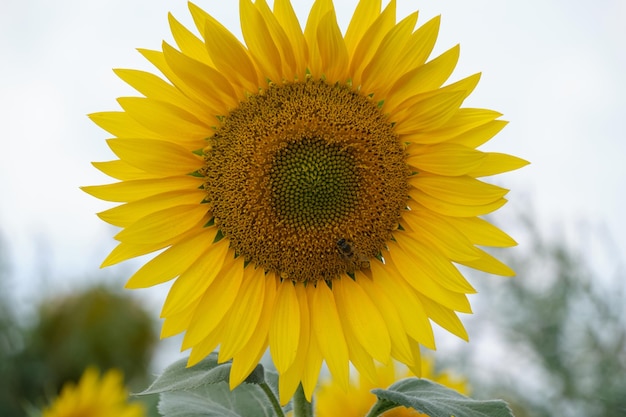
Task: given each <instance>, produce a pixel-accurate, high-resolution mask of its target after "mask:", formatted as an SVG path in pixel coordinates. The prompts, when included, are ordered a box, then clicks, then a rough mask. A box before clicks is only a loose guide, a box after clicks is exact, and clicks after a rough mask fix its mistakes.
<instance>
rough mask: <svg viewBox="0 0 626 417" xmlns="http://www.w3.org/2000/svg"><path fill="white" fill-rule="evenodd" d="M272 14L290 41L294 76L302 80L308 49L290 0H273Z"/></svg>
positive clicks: (306, 63)
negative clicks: (294, 62) (293, 61)
mask: <svg viewBox="0 0 626 417" xmlns="http://www.w3.org/2000/svg"><path fill="white" fill-rule="evenodd" d="M274 16H276V20H277V21H278V22H279V23H280V25H281V26H282V27H283V29H284V30H285V33H286V35H287V37H288V38H289V40H290V41H291V45H292V47H293V53H294V58H295V60H296V68H295V71H296V76H297V77H298V78H299V79H300V80H303V79H304V76H305V73H306V70H307V66H308V56H309V49H308V46H307V44H306V40H305V38H304V33H303V32H302V27H301V26H300V22H299V21H298V18H297V16H296V13H295V12H294V10H293V6H292V5H291V1H290V0H275V1H274Z"/></svg>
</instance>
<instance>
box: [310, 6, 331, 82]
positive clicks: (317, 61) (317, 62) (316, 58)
mask: <svg viewBox="0 0 626 417" xmlns="http://www.w3.org/2000/svg"><path fill="white" fill-rule="evenodd" d="M330 11H333V12H334V6H333V3H332V1H331V0H316V1H315V2H314V3H313V6H311V11H310V12H309V16H308V18H307V21H306V26H305V27H304V38H305V39H306V43H307V45H308V50H309V57H308V66H309V70H310V72H311V75H312V76H313V78H321V77H322V59H321V56H320V48H319V46H318V44H317V40H318V27H319V25H320V21H321V20H322V18H323V17H324V16H325V15H326V14H327V13H328V12H330Z"/></svg>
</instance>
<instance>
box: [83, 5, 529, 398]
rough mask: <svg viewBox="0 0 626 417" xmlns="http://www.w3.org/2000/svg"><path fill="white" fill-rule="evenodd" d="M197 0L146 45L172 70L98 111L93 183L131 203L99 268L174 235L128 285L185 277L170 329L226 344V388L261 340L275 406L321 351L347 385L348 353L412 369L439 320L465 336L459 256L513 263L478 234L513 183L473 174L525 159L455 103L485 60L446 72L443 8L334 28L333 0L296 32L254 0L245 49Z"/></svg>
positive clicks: (132, 80) (501, 270) (189, 339)
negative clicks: (441, 46) (434, 13)
mask: <svg viewBox="0 0 626 417" xmlns="http://www.w3.org/2000/svg"><path fill="white" fill-rule="evenodd" d="M189 9H190V11H191V14H192V17H193V20H194V23H195V27H196V28H195V29H196V32H197V34H194V33H193V32H192V31H190V30H188V29H187V28H185V27H184V26H183V25H181V24H180V23H179V22H178V21H177V20H176V19H174V18H173V17H172V16H170V25H171V28H172V34H173V36H174V40H175V42H176V45H177V46H176V47H175V46H171V45H169V44H168V43H164V44H163V47H162V50H159V51H151V50H141V53H142V54H143V55H144V56H145V57H146V58H147V59H148V60H149V61H150V62H151V63H152V64H154V65H155V67H156V68H157V69H158V70H159V71H160V72H161V74H162V77H159V76H155V75H153V74H150V73H147V72H142V71H136V70H117V71H116V72H117V74H118V75H119V76H120V77H121V78H122V79H123V80H124V81H126V82H127V83H129V84H130V85H131V86H133V87H135V88H136V89H137V90H138V91H139V92H140V93H141V95H142V97H126V98H120V99H119V100H118V101H119V103H120V105H121V107H122V110H121V111H116V112H104V113H97V114H94V115H92V116H91V117H92V119H93V120H94V121H95V122H96V123H97V124H98V125H99V126H101V127H102V128H104V129H105V130H107V131H108V132H110V133H111V134H113V135H114V138H113V139H110V140H109V142H108V143H109V146H110V147H111V149H112V150H113V152H114V153H115V155H116V156H117V157H118V159H116V160H113V161H109V162H101V163H97V164H95V165H96V167H97V168H98V169H100V170H101V171H103V172H104V173H106V174H108V175H110V176H112V177H114V178H116V179H118V180H119V182H116V183H113V184H109V185H101V186H91V187H85V188H84V189H85V191H87V192H88V193H90V194H92V195H94V196H96V197H98V198H101V199H103V200H108V201H113V202H118V203H121V204H120V205H119V206H117V207H114V208H111V209H109V210H106V211H104V212H102V213H100V214H99V216H100V217H101V218H102V219H104V220H105V221H107V222H109V223H111V224H113V225H116V226H119V227H120V228H122V230H121V231H120V232H119V233H118V234H117V235H116V236H115V238H116V239H117V240H118V241H119V245H118V246H117V247H116V248H115V249H114V250H113V251H112V252H111V254H110V255H109V256H108V257H107V259H106V260H105V261H104V264H103V265H111V264H114V263H117V262H120V261H123V260H126V259H129V258H133V257H136V256H140V255H144V254H147V253H151V252H155V251H159V250H162V249H165V250H163V251H162V252H160V253H159V254H158V255H156V256H155V257H154V258H153V259H152V260H151V261H149V262H147V263H146V264H145V265H144V266H143V267H141V268H140V269H139V270H138V271H137V272H136V273H135V274H134V275H133V276H132V277H131V278H130V280H129V282H128V284H127V286H128V287H130V288H138V287H147V286H152V285H156V284H159V283H162V282H165V281H168V280H171V279H175V282H174V284H173V286H172V288H171V290H170V292H169V294H168V297H167V300H166V301H165V304H164V306H163V311H162V313H161V315H162V317H164V318H165V322H164V326H163V332H162V335H163V336H170V335H174V334H177V333H181V332H185V338H184V341H183V348H185V349H186V348H191V355H190V360H189V363H190V365H191V364H194V363H197V362H198V361H199V360H201V359H202V358H204V357H205V356H206V355H207V354H208V353H210V352H211V351H212V350H213V349H215V348H216V347H217V346H219V347H220V350H219V359H220V361H226V360H229V359H232V360H233V366H232V371H231V377H230V381H231V386H236V385H237V384H239V383H240V382H241V381H242V380H243V379H244V378H245V377H246V376H247V375H248V374H249V373H250V371H251V370H252V369H253V368H254V366H255V365H256V363H257V362H258V360H259V358H260V357H261V356H262V354H263V352H264V351H265V350H266V349H267V347H269V349H270V352H271V354H272V357H273V360H274V364H275V365H276V368H277V370H278V372H279V374H280V391H281V400H282V401H283V402H285V401H287V400H288V399H289V397H290V396H291V394H292V393H293V392H294V391H295V389H296V387H297V386H298V384H300V383H302V385H303V387H304V389H305V392H306V394H307V396H308V397H309V398H310V396H311V393H312V391H313V389H314V387H315V384H316V381H317V375H318V373H319V370H320V367H321V365H322V363H323V362H326V364H327V365H328V367H329V369H330V371H331V373H332V374H333V375H334V376H335V377H336V379H337V380H338V381H339V382H340V383H342V384H344V385H347V383H348V369H349V367H348V364H349V362H352V363H353V364H354V365H355V366H356V368H357V369H359V371H361V372H363V373H364V374H366V375H369V376H373V375H374V374H375V367H374V362H375V361H378V362H382V363H388V362H389V361H390V359H391V358H392V357H393V358H396V359H398V360H399V361H401V362H403V363H405V364H407V365H408V366H409V367H411V368H412V369H414V370H417V369H418V368H419V364H420V359H419V345H420V344H421V345H424V346H427V347H429V348H434V347H435V343H434V336H433V332H432V329H431V321H433V322H435V323H437V324H439V325H441V326H442V327H444V328H446V329H448V330H449V331H451V332H452V333H454V334H456V335H458V336H460V337H462V338H467V335H466V333H465V330H464V329H463V326H462V324H461V323H460V321H459V319H458V318H457V316H456V312H463V313H469V312H471V309H470V307H469V303H468V301H467V298H466V294H468V293H472V292H474V290H473V288H472V286H471V285H470V284H469V283H468V282H467V281H466V279H465V278H464V277H463V276H462V275H461V273H460V272H459V271H458V269H457V267H456V264H462V265H466V266H469V267H472V268H476V269H480V270H484V271H487V272H491V273H496V274H501V275H512V274H513V272H512V271H511V270H510V269H509V268H508V267H507V266H505V265H503V264H502V263H500V262H499V261H498V260H496V259H495V258H494V257H492V256H491V255H489V254H488V253H487V252H485V251H483V250H482V249H481V248H479V247H482V246H512V245H514V244H515V242H514V241H513V240H512V239H511V238H509V237H508V236H507V235H506V234H504V233H503V232H501V231H500V230H499V229H497V228H495V227H494V226H492V225H491V224H489V223H487V222H486V221H484V220H482V219H481V218H480V217H479V216H482V215H485V214H487V213H490V212H492V211H494V210H496V209H497V208H499V207H501V206H502V205H503V204H504V203H505V201H506V200H505V199H504V195H505V194H506V193H507V190H506V189H503V188H501V187H498V186H495V185H491V184H488V183H486V182H483V181H481V180H479V179H478V178H479V177H483V176H490V175H494V174H498V173H501V172H505V171H509V170H512V169H516V168H519V167H521V166H523V165H524V164H526V162H525V161H523V160H521V159H518V158H515V157H512V156H509V155H505V154H499V153H486V152H482V151H479V150H478V149H477V147H479V146H480V145H481V144H483V143H484V142H486V141H488V140H489V139H490V138H491V137H492V136H494V135H495V134H496V133H497V132H498V131H500V130H501V129H502V128H503V127H504V125H505V124H506V123H505V122H503V121H501V120H499V119H498V118H499V116H500V114H499V113H497V112H494V111H491V110H484V109H475V108H464V107H462V104H463V101H464V100H465V99H466V98H467V97H468V96H469V94H470V93H471V92H472V90H473V89H474V87H475V86H476V84H477V82H478V79H479V75H478V74H476V75H472V76H469V77H467V78H465V79H462V80H460V81H457V82H454V83H448V84H446V81H447V79H448V77H449V76H450V74H451V73H452V71H453V69H454V67H455V65H456V62H457V59H458V56H459V48H458V46H457V47H453V48H451V49H449V50H448V51H446V52H444V53H443V54H441V55H440V56H438V57H435V58H433V59H430V60H429V56H430V54H431V51H432V49H433V46H434V44H435V40H436V38H437V32H438V29H439V18H435V19H432V20H430V21H428V22H425V23H424V24H423V25H422V26H420V27H417V28H416V22H417V12H416V13H413V14H411V15H409V16H407V17H405V18H403V19H401V20H399V21H398V20H397V19H396V13H395V1H391V2H390V3H389V4H388V5H386V6H385V7H384V8H383V9H381V3H380V1H378V0H361V1H360V2H359V4H358V6H357V8H356V10H355V13H354V16H353V17H352V20H351V22H350V24H349V26H348V28H347V30H346V31H345V33H342V31H341V30H340V28H339V26H338V24H337V19H336V16H335V10H334V6H333V4H332V1H329V0H317V1H315V2H314V4H313V6H312V8H311V12H310V14H309V17H308V19H307V22H306V25H305V27H304V29H302V26H301V25H300V22H299V21H298V19H297V18H296V15H295V13H294V10H293V8H292V5H291V3H290V1H289V0H276V1H275V2H274V5H273V8H270V7H269V6H268V5H267V3H266V2H265V1H264V0H257V1H256V2H254V3H253V2H252V1H249V0H242V1H241V2H240V13H241V28H242V34H243V41H244V42H243V43H242V42H241V41H240V40H239V39H237V38H236V37H235V36H234V35H233V34H232V33H230V32H229V31H228V30H227V29H226V28H225V27H224V26H222V25H221V24H220V23H219V22H218V21H217V20H215V19H214V18H213V17H211V16H210V15H209V14H208V13H206V12H204V11H203V10H201V9H200V8H198V7H197V6H195V5H194V4H192V3H190V4H189Z"/></svg>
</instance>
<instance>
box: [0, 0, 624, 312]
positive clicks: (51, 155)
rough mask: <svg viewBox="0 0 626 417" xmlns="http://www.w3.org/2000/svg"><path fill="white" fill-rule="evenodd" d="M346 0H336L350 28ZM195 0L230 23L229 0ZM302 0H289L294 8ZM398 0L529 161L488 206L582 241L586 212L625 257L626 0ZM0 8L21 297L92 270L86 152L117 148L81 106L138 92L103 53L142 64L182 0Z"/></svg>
mask: <svg viewBox="0 0 626 417" xmlns="http://www.w3.org/2000/svg"><path fill="white" fill-rule="evenodd" d="M336 3H339V1H336ZM355 3H356V1H355V0H350V1H341V4H340V5H337V9H338V10H337V14H338V16H339V19H340V22H341V25H342V27H343V28H344V29H345V27H346V24H347V22H348V19H349V17H350V15H351V13H352V10H353V9H354V5H355ZM385 3H386V2H385ZM197 4H198V5H200V6H201V7H203V8H204V9H206V10H207V11H209V12H210V13H211V14H213V15H214V16H215V17H217V18H218V19H220V20H221V21H222V22H224V23H225V25H226V26H227V27H229V28H230V29H231V30H233V31H234V32H235V33H239V27H238V15H237V4H238V2H237V1H234V0H233V1H225V0H222V1H215V0H197ZM310 4H311V1H310V0H306V1H296V2H295V6H296V8H297V10H298V12H299V15H300V16H301V18H303V17H304V16H306V13H307V11H308V9H309V7H310ZM398 6H399V12H398V15H399V17H404V16H406V14H407V13H409V12H410V11H413V10H414V9H416V8H419V9H420V10H421V15H420V19H419V22H421V23H423V22H425V21H426V20H427V19H429V18H430V17H432V16H434V15H437V14H441V15H442V25H441V31H440V39H439V41H438V46H437V49H436V51H437V52H442V51H444V50H446V49H448V48H449V47H452V46H453V45H454V44H456V43H460V44H461V59H460V64H459V66H458V70H457V72H456V73H455V76H454V77H456V78H455V79H458V78H460V77H463V76H466V75H470V74H472V73H474V72H478V71H482V72H483V77H482V79H481V82H480V84H479V86H478V88H477V90H476V91H475V93H474V94H473V95H472V96H471V97H470V99H469V100H468V101H467V102H466V104H467V105H471V106H476V107H486V108H492V109H495V110H498V111H500V112H502V113H504V115H505V116H504V117H505V118H506V119H507V120H510V121H511V123H510V125H509V126H508V127H507V128H506V129H505V130H504V131H503V132H502V133H500V134H499V135H498V136H497V137H496V139H495V140H493V141H492V142H490V143H489V144H488V149H490V150H497V151H500V152H506V153H511V154H514V155H517V156H521V157H523V158H525V159H528V160H530V161H531V162H532V165H531V166H529V167H526V168H524V169H522V170H520V171H518V172H515V173H511V174H506V175H503V176H499V177H497V178H496V179H495V181H497V182H498V184H501V185H504V186H505V187H507V188H512V191H511V193H510V194H509V198H510V203H509V204H508V205H507V206H506V207H505V209H503V210H501V212H499V213H496V215H495V219H496V221H497V220H499V219H500V220H502V221H500V222H499V223H500V224H501V225H502V226H504V228H505V229H507V225H506V224H505V222H504V220H506V219H508V218H510V217H511V215H512V214H513V213H515V212H517V211H529V212H532V213H536V214H538V215H539V217H540V220H541V223H542V225H544V227H545V228H546V230H553V228H554V225H558V226H560V227H562V228H563V229H565V230H566V231H567V232H568V238H569V239H571V240H572V241H573V242H574V243H576V244H578V245H581V247H584V248H587V247H589V249H590V252H588V253H589V254H591V255H593V253H594V252H593V248H591V247H590V246H591V245H592V241H591V240H590V239H589V234H588V232H586V231H585V230H586V229H585V227H581V223H582V224H583V225H586V227H590V228H591V229H595V228H606V229H608V230H609V231H610V233H611V234H612V236H613V237H614V239H615V240H616V243H615V246H614V247H613V249H614V253H615V254H617V257H622V254H623V253H624V250H626V221H625V220H624V218H623V217H622V211H623V207H624V205H625V204H624V203H625V202H626V198H625V197H624V194H625V192H626V189H625V178H626V160H625V157H626V138H625V137H624V131H625V129H624V125H625V123H626V111H625V110H626V81H625V76H624V75H625V74H626V49H625V48H624V40H626V25H625V24H624V22H625V21H626V2H624V1H623V0H599V1H593V2H592V1H576V0H552V1H544V0H528V1H515V2H514V1H507V2H505V1H502V0H474V1H467V0H438V1H428V0H423V1H421V2H420V1H415V0H413V1H409V0H398ZM1 9H2V11H1V12H0V129H1V130H0V131H1V132H2V139H1V141H2V142H1V143H2V148H1V149H0V233H1V234H2V235H3V236H4V239H5V242H6V243H7V244H8V246H9V250H10V255H11V257H12V259H13V267H14V270H13V272H14V274H13V276H14V277H15V280H16V282H15V284H17V285H16V286H15V287H14V289H16V291H17V292H18V293H19V294H18V296H17V298H18V300H23V301H28V300H29V299H31V297H32V295H33V294H36V293H38V292H39V291H41V290H42V289H44V290H46V291H49V290H55V291H56V290H58V291H64V290H68V289H69V288H71V287H72V285H73V283H74V282H76V281H75V279H78V277H84V276H85V275H95V274H98V265H99V263H100V261H101V260H102V259H103V258H104V257H105V255H106V254H107V252H108V251H109V250H110V249H112V248H113V246H114V241H113V240H112V235H113V234H114V230H113V228H110V227H108V226H107V225H105V224H104V223H103V222H102V221H100V220H99V219H98V218H97V217H96V216H95V214H94V213H95V212H97V211H101V210H103V209H105V208H107V207H109V206H108V205H107V204H106V203H103V202H100V201H98V200H96V199H94V198H92V197H90V196H88V195H86V194H84V193H82V192H81V191H80V190H79V189H78V187H79V186H80V185H91V184H100V183H105V182H108V181H109V180H108V179H107V178H106V177H104V176H103V175H101V174H99V173H98V172H97V171H96V170H95V169H94V168H93V167H91V165H90V161H94V160H95V161H102V160H108V159H112V155H111V153H110V151H108V149H107V147H106V145H105V139H106V138H107V137H108V136H107V133H106V132H104V131H102V130H100V129H99V128H98V127H97V126H95V125H93V124H92V123H91V122H90V121H89V120H88V118H87V117H86V114H88V113H92V112H97V111H105V110H117V109H118V107H117V104H116V102H115V98H117V97H118V96H123V95H133V94H134V93H133V91H132V90H131V89H130V88H129V87H127V86H125V85H124V84H123V83H122V81H121V80H119V79H117V78H116V76H115V75H114V74H113V72H112V71H111V68H114V67H122V68H123V67H125V68H141V69H151V67H150V66H149V64H147V63H146V62H145V61H144V60H143V58H142V57H141V56H140V55H139V54H138V53H137V52H136V51H135V48H138V47H145V48H152V49H156V48H159V47H160V43H161V40H162V39H166V40H170V39H171V37H170V35H169V31H168V26H167V12H168V11H172V12H173V13H174V15H175V16H176V17H177V18H178V19H179V20H181V21H182V22H183V23H186V24H187V25H188V27H191V19H190V17H189V14H188V12H187V9H186V2H185V1H183V0H107V1H85V0H62V1H56V2H50V1H44V0H2V7H1ZM513 228H514V227H508V229H509V230H511V229H513ZM522 243H523V242H522ZM622 259H623V257H622ZM135 265H136V264H135ZM125 268H126V269H125ZM122 270H123V271H124V274H125V276H128V272H129V271H128V267H122V269H117V270H116V269H114V270H113V271H114V272H115V271H118V272H120V271H122ZM44 272H46V273H45V277H44V276H42V274H43V273H44ZM123 281H124V277H123V276H122V277H119V283H120V285H121V284H122V283H123Z"/></svg>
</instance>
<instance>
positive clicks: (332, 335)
mask: <svg viewBox="0 0 626 417" xmlns="http://www.w3.org/2000/svg"><path fill="white" fill-rule="evenodd" d="M312 301H313V302H312V305H311V323H312V325H313V332H314V333H315V339H316V340H317V343H318V347H319V350H320V352H321V354H322V356H323V357H324V359H325V361H326V364H327V365H328V369H329V370H330V373H331V374H332V375H333V378H336V379H337V383H338V384H339V386H340V387H345V388H347V387H348V374H349V368H348V363H349V362H348V361H349V354H348V346H347V345H346V339H345V336H344V334H343V329H342V328H341V322H340V320H339V315H338V313H337V307H336V305H335V299H334V296H333V293H332V291H331V290H330V288H328V285H326V283H325V282H319V283H318V285H317V286H316V288H315V290H314V291H313V300H312Z"/></svg>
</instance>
